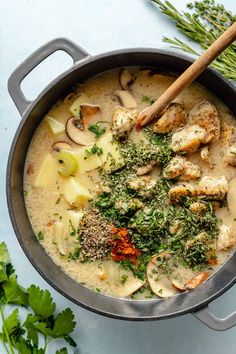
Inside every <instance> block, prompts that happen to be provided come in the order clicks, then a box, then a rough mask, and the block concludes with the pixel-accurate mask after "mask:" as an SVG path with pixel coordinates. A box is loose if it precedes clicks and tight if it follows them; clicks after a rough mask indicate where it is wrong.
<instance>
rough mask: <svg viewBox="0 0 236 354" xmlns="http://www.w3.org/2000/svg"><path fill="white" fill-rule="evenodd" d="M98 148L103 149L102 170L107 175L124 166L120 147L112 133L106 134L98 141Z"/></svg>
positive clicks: (101, 157)
mask: <svg viewBox="0 0 236 354" xmlns="http://www.w3.org/2000/svg"><path fill="white" fill-rule="evenodd" d="M97 146H98V147H99V148H101V149H102V152H103V153H102V154H101V156H100V159H101V162H102V168H103V170H104V171H105V172H106V173H111V172H112V171H115V170H117V169H119V168H121V167H122V166H123V165H124V159H123V156H122V155H121V151H120V145H119V143H118V142H117V141H116V140H115V139H114V137H113V135H112V133H107V134H104V135H103V136H102V137H101V138H100V139H99V140H98V141H97Z"/></svg>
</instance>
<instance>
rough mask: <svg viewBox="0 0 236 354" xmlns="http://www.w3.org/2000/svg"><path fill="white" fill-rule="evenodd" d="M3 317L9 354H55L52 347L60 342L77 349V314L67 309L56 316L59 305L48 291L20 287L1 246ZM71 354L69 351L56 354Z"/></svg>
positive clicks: (0, 335) (0, 305)
mask: <svg viewBox="0 0 236 354" xmlns="http://www.w3.org/2000/svg"><path fill="white" fill-rule="evenodd" d="M10 305H11V306H10ZM20 307H24V308H25V309H26V311H27V315H26V318H24V320H21V318H20V317H21V316H20V313H19V308H20ZM10 310H11V312H10V313H9V311H10ZM6 312H7V315H6ZM23 313H25V311H24V312H23ZM0 315H1V319H2V331H1V333H0V340H1V341H2V343H3V345H4V348H5V350H6V353H7V354H15V353H19V354H45V353H50V354H51V353H52V351H51V350H50V346H49V343H51V342H52V341H54V340H56V339H64V340H65V341H66V342H67V343H69V344H70V345H71V346H73V347H75V346H76V343H75V341H74V340H73V338H72V337H71V336H70V334H71V332H73V330H74V328H75V324H76V323H75V321H74V314H73V312H72V311H71V310H70V309H69V308H67V309H65V310H64V311H62V312H60V313H56V304H55V303H54V302H53V299H52V296H51V294H50V292H49V291H48V290H41V289H40V288H39V287H37V286H36V285H31V286H30V287H29V288H28V289H24V288H23V287H22V286H20V285H19V283H18V281H17V276H16V274H15V270H14V268H13V266H12V264H11V263H10V262H9V254H8V251H7V247H6V244H5V243H3V242H2V243H0ZM41 343H43V344H41ZM41 345H42V347H41ZM67 353H68V351H67V349H66V348H65V347H64V348H62V349H61V350H58V351H57V352H56V354H67Z"/></svg>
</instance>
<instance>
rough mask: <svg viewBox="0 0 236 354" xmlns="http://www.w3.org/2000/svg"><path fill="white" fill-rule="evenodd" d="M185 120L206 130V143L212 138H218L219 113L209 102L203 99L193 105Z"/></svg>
mask: <svg viewBox="0 0 236 354" xmlns="http://www.w3.org/2000/svg"><path fill="white" fill-rule="evenodd" d="M187 121H188V124H197V125H199V126H200V127H202V128H204V129H205V130H206V132H207V135H206V137H205V143H206V144H208V143H209V142H210V141H211V140H212V139H219V137H220V118H219V113H218V111H217V109H216V107H215V106H214V105H213V104H212V103H211V102H209V101H207V100H205V101H202V102H200V103H199V104H197V105H196V106H195V107H193V109H192V110H191V111H190V112H189V114H188V118H187Z"/></svg>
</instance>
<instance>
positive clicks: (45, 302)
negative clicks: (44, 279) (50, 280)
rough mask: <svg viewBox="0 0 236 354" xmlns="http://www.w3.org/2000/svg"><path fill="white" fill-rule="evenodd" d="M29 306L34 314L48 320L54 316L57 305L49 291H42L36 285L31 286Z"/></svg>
mask: <svg viewBox="0 0 236 354" xmlns="http://www.w3.org/2000/svg"><path fill="white" fill-rule="evenodd" d="M28 294H29V305H30V307H31V308H32V310H33V311H34V313H35V314H36V315H38V316H41V317H42V318H48V317H50V316H52V315H53V313H54V311H55V308H56V305H55V303H54V302H53V299H52V296H51V294H50V292H49V291H48V290H41V289H40V288H39V287H38V286H36V285H31V286H30V288H29V289H28Z"/></svg>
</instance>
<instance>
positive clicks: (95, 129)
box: [88, 122, 106, 138]
mask: <svg viewBox="0 0 236 354" xmlns="http://www.w3.org/2000/svg"><path fill="white" fill-rule="evenodd" d="M88 130H90V131H91V132H92V133H93V134H95V135H96V138H99V137H100V136H101V135H103V134H104V133H105V132H106V128H104V127H101V126H100V124H99V123H98V122H97V123H95V124H91V125H89V127H88Z"/></svg>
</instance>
